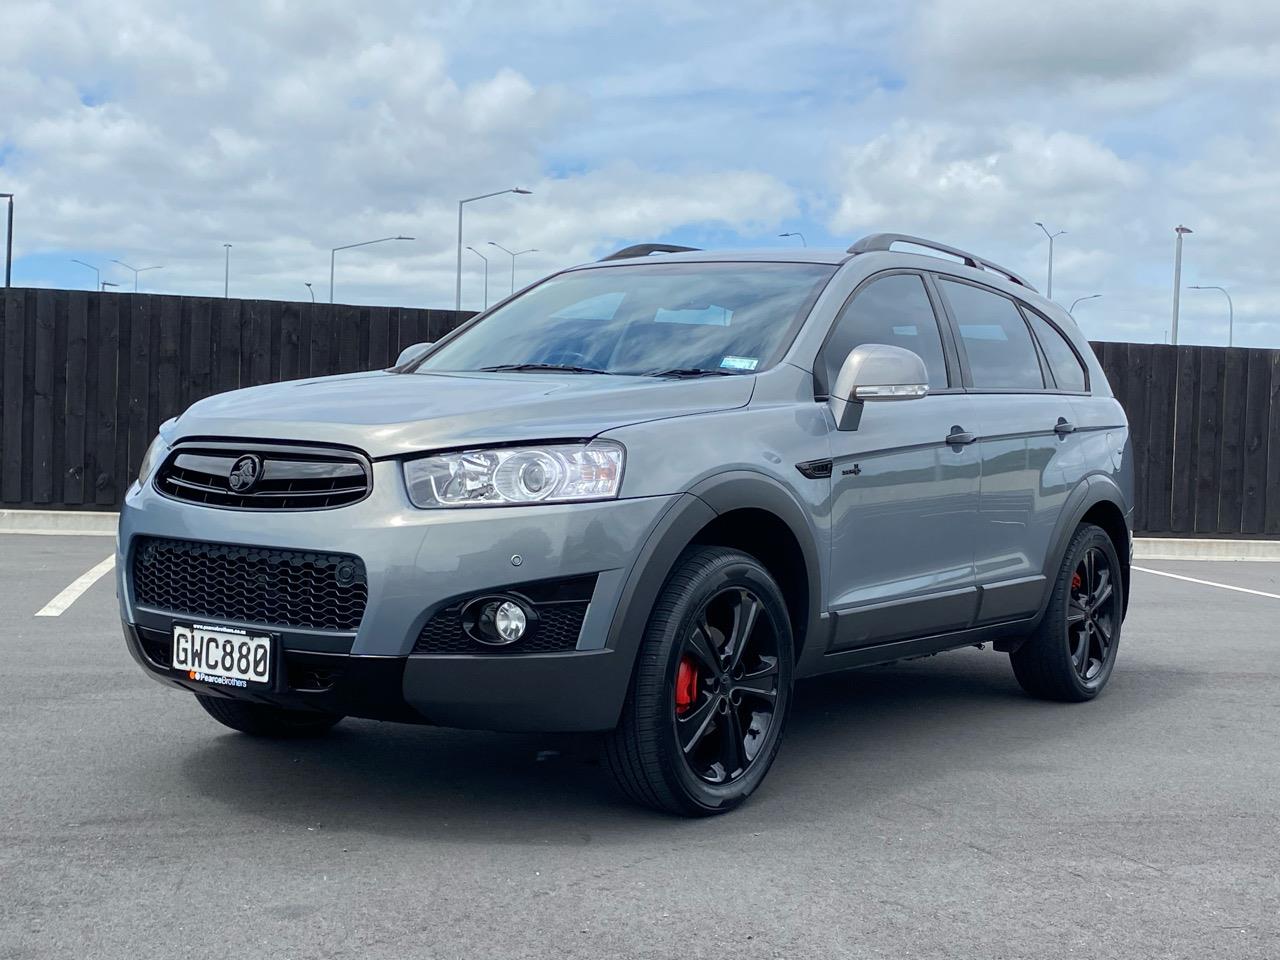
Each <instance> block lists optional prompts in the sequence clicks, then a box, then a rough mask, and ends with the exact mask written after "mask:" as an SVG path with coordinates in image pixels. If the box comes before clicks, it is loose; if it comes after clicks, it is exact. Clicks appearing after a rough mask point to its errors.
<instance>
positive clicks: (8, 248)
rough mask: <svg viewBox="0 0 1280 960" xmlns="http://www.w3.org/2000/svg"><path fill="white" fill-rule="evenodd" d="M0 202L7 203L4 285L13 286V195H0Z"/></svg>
mask: <svg viewBox="0 0 1280 960" xmlns="http://www.w3.org/2000/svg"><path fill="white" fill-rule="evenodd" d="M0 200H8V201H9V229H8V230H7V231H6V232H5V237H6V239H5V245H4V285H5V286H6V287H9V286H12V285H13V194H12V193H0Z"/></svg>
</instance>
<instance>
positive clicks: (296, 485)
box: [156, 444, 370, 510]
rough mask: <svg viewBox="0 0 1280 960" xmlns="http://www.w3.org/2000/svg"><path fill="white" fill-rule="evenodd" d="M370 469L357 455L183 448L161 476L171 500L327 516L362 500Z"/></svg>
mask: <svg viewBox="0 0 1280 960" xmlns="http://www.w3.org/2000/svg"><path fill="white" fill-rule="evenodd" d="M369 486H370V480H369V467H368V464H367V463H366V461H365V460H364V459H363V458H362V457H360V456H359V455H358V454H355V453H349V452H347V451H344V450H329V449H323V450H321V449H313V448H309V447H308V448H301V447H300V448H297V449H288V448H273V449H258V450H255V449H252V448H246V449H242V448H239V447H234V446H230V445H221V444H218V445H213V446H198V445H191V446H181V447H179V448H178V449H177V450H176V451H174V452H173V453H171V454H170V455H169V457H168V458H167V459H166V460H165V462H164V463H163V464H162V465H161V467H160V469H159V470H158V471H157V472H156V488H157V489H158V490H159V491H160V492H161V493H163V494H164V495H165V496H167V497H172V498H173V499H175V500H183V501H185V502H187V503H199V504H203V505H205V506H210V507H231V508H234V509H239V510H324V509H328V508H331V507H344V506H346V505H348V504H351V503H355V502H357V501H359V500H363V499H364V498H365V497H366V496H367V495H368V493H369Z"/></svg>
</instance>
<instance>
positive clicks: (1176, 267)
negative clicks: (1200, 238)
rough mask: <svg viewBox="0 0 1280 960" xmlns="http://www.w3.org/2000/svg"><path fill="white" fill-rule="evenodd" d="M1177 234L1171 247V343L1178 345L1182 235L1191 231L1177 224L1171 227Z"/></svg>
mask: <svg viewBox="0 0 1280 960" xmlns="http://www.w3.org/2000/svg"><path fill="white" fill-rule="evenodd" d="M1173 232H1174V233H1176V234H1177V235H1178V239H1177V240H1176V241H1175V242H1174V247H1173V345H1174V346H1175V347H1176V346H1177V345H1178V296H1179V294H1180V293H1181V292H1182V237H1183V235H1184V234H1188V233H1191V228H1190V227H1184V226H1183V225H1182V224H1178V225H1177V226H1176V227H1174V228H1173Z"/></svg>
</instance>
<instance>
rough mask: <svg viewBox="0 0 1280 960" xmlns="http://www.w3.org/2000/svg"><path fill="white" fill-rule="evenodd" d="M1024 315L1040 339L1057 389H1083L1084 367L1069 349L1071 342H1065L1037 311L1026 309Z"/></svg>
mask: <svg viewBox="0 0 1280 960" xmlns="http://www.w3.org/2000/svg"><path fill="white" fill-rule="evenodd" d="M1026 315H1027V319H1028V320H1030V321H1031V328H1032V329H1033V330H1035V332H1036V339H1037V340H1039V341H1040V349H1041V350H1043V351H1044V355H1045V358H1046V359H1047V360H1048V361H1049V369H1050V370H1051V371H1052V372H1053V379H1054V380H1056V381H1058V389H1059V390H1079V391H1083V390H1084V388H1085V374H1084V367H1082V366H1081V365H1080V358H1079V357H1077V356H1076V352H1075V351H1074V350H1072V349H1071V344H1069V343H1067V339H1066V337H1064V336H1063V335H1062V334H1061V333H1059V332H1058V330H1057V328H1056V327H1054V326H1053V324H1051V323H1049V321H1047V320H1045V318H1044V317H1042V316H1040V315H1039V314H1038V313H1035V312H1034V311H1031V310H1027V311H1026Z"/></svg>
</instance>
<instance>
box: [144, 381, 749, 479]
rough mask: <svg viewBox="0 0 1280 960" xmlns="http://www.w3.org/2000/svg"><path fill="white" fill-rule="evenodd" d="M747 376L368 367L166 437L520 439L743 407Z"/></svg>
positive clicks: (262, 396) (286, 388)
mask: <svg viewBox="0 0 1280 960" xmlns="http://www.w3.org/2000/svg"><path fill="white" fill-rule="evenodd" d="M754 382H755V377H753V376H735V377H708V378H705V379H699V380H671V379H655V378H653V377H623V376H596V375H592V374H565V375H561V374H553V373H520V374H514V373H390V372H388V371H385V370H379V371H375V372H371V373H356V374H347V375H343V376H337V377H321V378H317V379H311V380H291V381H287V382H284V383H272V384H266V385H264V386H260V387H248V388H246V389H244V390H233V391H231V392H230V393H222V394H218V395H216V396H212V397H207V398H206V399H204V400H200V401H198V402H196V403H194V404H193V405H192V406H191V407H190V408H189V409H188V410H187V411H186V413H184V414H182V416H181V417H180V418H178V421H177V423H176V424H175V425H174V429H173V432H172V433H171V434H167V436H166V439H167V440H168V441H169V442H174V441H176V440H178V439H182V438H184V437H235V438H245V439H263V440H298V441H304V442H308V443H327V444H343V445H346V446H351V447H356V448H357V449H360V450H363V451H365V453H367V454H368V455H369V456H371V457H375V458H376V457H389V456H396V455H398V454H404V453H414V452H418V451H422V450H432V449H443V448H447V447H460V446H479V445H483V444H491V443H511V442H519V441H523V440H552V439H569V438H580V437H581V438H585V437H593V436H595V435H596V434H599V433H602V432H604V431H605V430H609V429H611V428H614V427H621V426H626V425H628V424H633V423H641V422H643V421H646V420H661V419H665V418H668V417H677V416H687V415H690V414H697V413H710V412H712V411H716V410H727V409H731V408H734V407H741V406H743V405H745V404H746V403H747V401H748V400H750V399H751V391H752V387H753V385H754Z"/></svg>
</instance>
